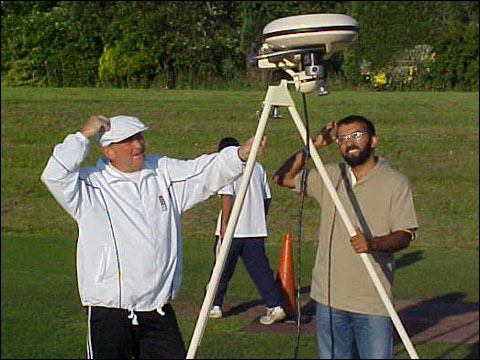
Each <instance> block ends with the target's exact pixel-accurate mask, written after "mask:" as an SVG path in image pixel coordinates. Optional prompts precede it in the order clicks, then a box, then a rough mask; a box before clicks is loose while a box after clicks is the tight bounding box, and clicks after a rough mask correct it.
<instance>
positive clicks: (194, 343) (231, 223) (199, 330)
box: [187, 95, 271, 359]
mask: <svg viewBox="0 0 480 360" xmlns="http://www.w3.org/2000/svg"><path fill="white" fill-rule="evenodd" d="M267 96H268V95H267ZM270 109H271V105H270V103H268V102H266V103H265V106H264V108H263V111H262V115H261V117H260V121H259V123H258V126H257V131H256V133H255V138H254V140H253V144H252V149H251V150H250V155H249V156H248V160H247V164H246V167H245V171H244V173H243V177H242V182H241V184H240V188H239V191H238V194H237V196H236V197H235V201H234V203H233V207H232V213H231V214H230V218H229V220H228V224H227V229H226V231H225V237H224V239H223V242H222V246H221V247H220V253H219V255H218V258H217V261H216V263H215V266H214V268H213V272H212V276H211V278H210V282H209V284H208V288H207V293H206V295H205V299H204V300H203V304H202V308H201V310H200V314H199V316H198V320H197V324H196V326H195V330H194V332H193V336H192V340H191V341H190V347H189V348H188V352H187V359H193V358H194V357H195V354H196V352H197V349H198V347H199V346H200V342H201V340H202V337H203V333H204V331H205V326H206V324H207V315H208V311H209V310H210V308H211V306H212V303H213V298H214V296H215V293H216V292H217V288H218V283H219V281H220V276H221V275H222V272H223V268H224V266H225V261H226V259H227V255H228V251H229V250H230V245H231V243H232V238H233V234H234V231H235V227H236V226H237V221H238V218H239V216H240V211H241V209H242V205H243V201H244V200H245V194H246V192H247V189H248V185H249V184H250V178H251V177H252V172H253V166H254V165H255V160H256V157H257V152H258V148H259V147H260V142H261V140H262V138H263V134H264V132H265V127H266V124H267V120H268V116H269V114H270Z"/></svg>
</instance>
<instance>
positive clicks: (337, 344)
mask: <svg viewBox="0 0 480 360" xmlns="http://www.w3.org/2000/svg"><path fill="white" fill-rule="evenodd" d="M316 307H317V345H318V357H319V358H320V359H353V358H354V355H355V354H356V353H355V352H354V350H355V344H356V347H357V349H356V350H357V351H358V355H359V356H360V358H361V359H393V325H392V321H391V320H390V318H389V317H388V316H376V315H366V314H359V313H353V312H348V311H342V310H337V309H333V308H329V307H327V306H325V305H322V304H319V303H318V302H317V303H316Z"/></svg>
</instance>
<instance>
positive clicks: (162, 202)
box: [158, 195, 167, 211]
mask: <svg viewBox="0 0 480 360" xmlns="http://www.w3.org/2000/svg"><path fill="white" fill-rule="evenodd" d="M158 200H160V205H161V206H162V211H167V203H166V202H165V199H164V198H163V196H162V195H160V196H159V197H158Z"/></svg>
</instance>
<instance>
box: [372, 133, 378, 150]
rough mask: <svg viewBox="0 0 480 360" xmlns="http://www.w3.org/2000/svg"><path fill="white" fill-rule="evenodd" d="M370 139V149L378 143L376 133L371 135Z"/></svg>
mask: <svg viewBox="0 0 480 360" xmlns="http://www.w3.org/2000/svg"><path fill="white" fill-rule="evenodd" d="M371 141H372V149H375V148H376V147H377V143H378V137H377V135H373V136H372V139H371Z"/></svg>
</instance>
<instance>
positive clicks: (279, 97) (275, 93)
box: [187, 80, 419, 359]
mask: <svg viewBox="0 0 480 360" xmlns="http://www.w3.org/2000/svg"><path fill="white" fill-rule="evenodd" d="M274 106H282V107H287V109H288V111H289V112H290V115H291V116H292V119H293V121H294V123H295V125H296V126H297V129H298V132H299V133H300V136H301V137H302V140H303V142H304V143H305V144H306V143H307V138H306V137H307V133H306V129H305V126H304V124H303V122H302V119H301V117H300V115H299V114H298V112H297V109H296V108H295V103H294V101H293V99H292V97H291V95H290V93H289V91H288V88H287V80H282V81H281V83H280V85H277V86H269V87H268V91H267V95H266V97H265V101H264V106H263V111H262V115H261V117H260V121H259V123H258V127H257V131H256V133H255V138H254V141H253V144H252V149H251V151H250V155H249V157H248V160H247V165H246V168H245V171H244V174H243V178H242V182H241V185H240V189H239V191H238V195H237V196H236V198H235V201H234V204H233V208H232V213H231V215H230V219H229V221H228V224H227V229H226V233H225V237H224V239H223V242H222V246H221V247H220V254H219V255H218V259H217V261H216V263H215V266H214V268H213V273H212V276H211V279H210V282H209V284H208V288H207V293H206V295H205V299H204V301H203V304H202V308H201V310H200V314H199V316H198V320H197V324H196V326H195V330H194V333H193V337H192V340H191V342H190V347H189V349H188V353H187V359H193V358H194V357H195V354H196V351H197V348H198V347H199V346H200V342H201V339H202V337H203V333H204V331H205V326H206V322H207V314H208V311H209V309H210V308H211V306H212V303H213V298H214V296H215V293H216V291H217V287H218V283H219V281H220V276H221V274H222V271H223V267H224V264H225V261H226V258H227V254H228V251H229V249H230V244H231V241H232V237H233V233H234V231H235V227H236V225H237V221H238V217H239V215H240V210H241V209H242V205H243V200H244V198H245V194H246V192H247V188H248V185H249V182H250V178H251V175H252V171H253V166H254V164H255V160H256V157H257V152H258V148H259V146H260V142H261V139H262V137H263V134H264V131H265V126H266V124H267V120H268V118H269V115H270V112H271V109H272V107H274ZM308 141H309V148H310V152H311V156H312V160H313V162H314V164H315V166H316V168H317V170H318V172H319V173H320V175H321V177H322V180H323V181H324V183H325V186H326V187H327V190H328V192H329V194H330V196H331V197H332V199H333V201H334V203H335V206H336V207H337V210H338V212H339V214H340V216H341V218H342V220H343V222H344V223H345V226H346V228H347V230H348V232H349V234H350V236H354V235H356V231H355V228H354V227H353V225H352V223H351V221H350V219H349V218H348V215H347V213H346V211H345V209H344V207H343V205H342V203H341V201H340V199H339V197H338V195H337V192H336V190H335V188H334V186H333V185H332V182H331V180H330V178H329V177H328V175H327V173H326V171H325V167H324V166H323V163H322V161H321V159H320V156H319V155H318V152H317V150H316V149H315V146H314V145H313V142H312V140H311V139H308ZM360 256H361V259H362V261H363V263H364V265H365V267H366V269H367V271H368V274H369V275H370V278H371V279H372V281H373V283H374V285H375V288H376V289H377V292H378V294H379V296H380V298H381V299H382V301H383V303H384V305H385V307H386V309H387V311H388V314H389V316H390V318H391V319H392V322H393V324H394V325H395V328H396V330H397V332H398V334H399V336H400V338H401V339H402V341H403V344H404V346H405V348H406V349H407V352H408V354H409V355H410V358H412V359H418V358H419V357H418V355H417V353H416V351H415V348H414V347H413V345H412V343H411V341H410V338H409V337H408V335H407V333H406V331H405V328H404V327H403V324H402V322H401V321H400V318H399V317H398V314H397V312H396V311H395V308H394V307H393V305H392V303H391V301H390V299H389V297H388V296H387V294H386V292H385V289H384V288H383V286H382V283H381V282H380V279H379V278H378V275H377V273H376V272H375V269H374V268H373V265H372V263H371V260H370V257H369V256H368V255H367V254H365V253H362V254H360Z"/></svg>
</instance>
